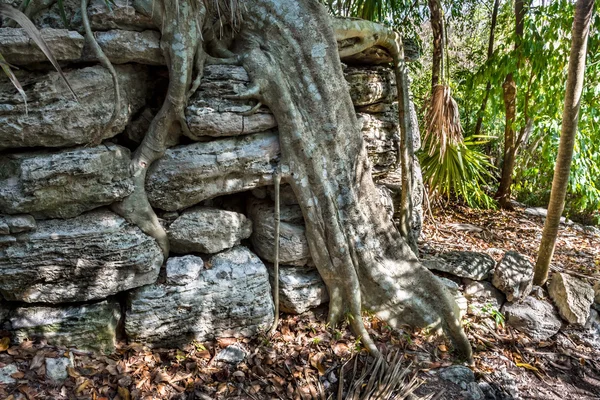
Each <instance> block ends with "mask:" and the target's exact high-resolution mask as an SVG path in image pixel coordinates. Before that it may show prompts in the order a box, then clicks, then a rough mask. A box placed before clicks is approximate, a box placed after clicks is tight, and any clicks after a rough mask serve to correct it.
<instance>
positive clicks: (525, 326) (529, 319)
mask: <svg viewBox="0 0 600 400" xmlns="http://www.w3.org/2000/svg"><path fill="white" fill-rule="evenodd" d="M502 313H503V314H504V315H505V317H506V324H507V325H510V326H512V327H513V328H515V329H516V330H518V331H520V332H523V333H526V334H527V335H529V336H530V337H531V338H532V339H534V340H546V339H548V338H549V337H551V336H553V335H555V334H556V333H557V332H558V330H559V329H560V327H561V325H562V323H561V320H560V318H559V316H558V314H557V312H556V310H555V309H554V306H553V305H552V304H551V303H549V302H547V301H544V300H538V299H536V298H534V297H531V296H528V297H526V298H525V299H523V301H522V302H520V303H506V304H505V305H504V306H503V307H502Z"/></svg>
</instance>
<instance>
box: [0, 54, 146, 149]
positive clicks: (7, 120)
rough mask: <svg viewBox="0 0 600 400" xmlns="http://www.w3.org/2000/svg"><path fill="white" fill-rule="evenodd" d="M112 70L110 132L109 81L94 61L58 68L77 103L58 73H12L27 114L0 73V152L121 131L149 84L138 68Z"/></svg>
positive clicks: (71, 142)
mask: <svg viewBox="0 0 600 400" xmlns="http://www.w3.org/2000/svg"><path fill="white" fill-rule="evenodd" d="M115 70H116V72H117V75H118V77H119V82H120V88H121V89H120V90H121V109H120V112H119V114H118V117H117V119H116V121H115V123H114V124H113V126H112V128H111V129H110V130H106V129H105V127H106V125H107V123H108V121H109V120H110V118H111V115H112V112H113V102H114V94H113V83H112V78H111V76H110V74H109V72H108V71H107V70H106V68H104V67H102V66H100V65H96V66H91V67H86V68H81V69H72V70H65V71H64V73H65V76H66V78H67V80H68V81H69V83H70V84H71V87H72V88H73V90H74V91H75V93H76V94H77V97H78V99H79V101H78V102H77V101H75V99H74V98H73V96H72V95H71V93H70V92H69V90H68V88H67V86H66V85H65V83H64V82H63V81H62V80H61V79H60V78H59V75H58V72H55V71H52V72H45V73H44V72H30V71H22V70H21V71H15V75H16V76H17V78H18V79H19V81H20V82H21V85H22V86H23V88H24V90H25V94H26V95H27V110H28V112H26V107H25V103H24V102H23V99H22V98H21V96H20V95H19V94H18V93H17V92H16V90H15V88H14V87H13V86H12V83H10V81H9V80H8V78H6V77H3V76H0V126H2V135H1V136H0V150H3V149H10V148H23V147H40V146H41V147H68V146H76V145H80V144H90V143H92V142H93V141H95V140H101V139H107V138H110V137H113V136H115V135H116V134H118V133H120V132H122V131H123V130H124V129H125V126H126V125H127V123H128V122H129V119H130V118H131V115H132V114H134V113H136V112H137V110H139V109H140V108H141V107H142V106H143V105H144V103H145V101H146V94H147V92H148V90H149V88H150V86H151V85H149V84H148V72H147V69H146V68H144V67H141V66H133V65H121V66H115Z"/></svg>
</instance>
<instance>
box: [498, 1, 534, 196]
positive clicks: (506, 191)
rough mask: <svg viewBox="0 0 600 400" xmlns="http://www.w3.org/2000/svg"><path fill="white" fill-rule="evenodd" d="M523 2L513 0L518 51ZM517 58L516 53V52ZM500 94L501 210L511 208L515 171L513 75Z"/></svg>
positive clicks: (523, 14) (514, 92) (521, 30)
mask: <svg viewBox="0 0 600 400" xmlns="http://www.w3.org/2000/svg"><path fill="white" fill-rule="evenodd" d="M525 12H526V9H525V1H524V0H515V35H516V41H515V50H518V49H519V47H520V45H521V40H522V39H523V30H524V17H525ZM517 57H519V56H518V52H517ZM520 64H521V61H520V57H519V59H518V60H517V70H516V71H515V73H516V72H518V70H519V68H520V67H521V65H520ZM502 93H503V97H504V108H505V112H506V122H505V127H504V156H503V163H502V175H501V178H500V186H499V187H498V191H497V192H496V196H495V198H496V199H497V200H498V202H499V203H500V207H502V208H511V205H510V187H511V185H512V175H513V171H514V169H515V157H516V154H517V150H518V143H517V135H516V132H515V123H516V104H517V84H516V82H515V79H514V76H513V73H509V74H508V75H506V79H505V80H504V83H503V84H502Z"/></svg>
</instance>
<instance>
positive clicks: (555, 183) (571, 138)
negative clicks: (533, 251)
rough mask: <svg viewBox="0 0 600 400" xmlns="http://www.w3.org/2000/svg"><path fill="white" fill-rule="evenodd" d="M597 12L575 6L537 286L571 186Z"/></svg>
mask: <svg viewBox="0 0 600 400" xmlns="http://www.w3.org/2000/svg"><path fill="white" fill-rule="evenodd" d="M593 10H594V0H578V1H577V4H576V5H575V18H574V21H573V30H572V35H571V36H572V39H571V55H570V57H569V73H568V77H567V90H566V92H565V108H564V109H563V119H562V129H561V133H560V144H559V147H558V156H557V158H556V166H555V167H554V178H553V180H552V192H551V193H550V204H549V205H548V216H547V218H546V222H545V223H544V231H543V233H542V241H541V243H540V249H539V251H538V258H537V262H536V264H535V276H534V279H533V281H534V283H535V284H536V285H543V284H544V283H545V282H546V280H547V279H548V269H549V266H550V261H551V260H552V255H553V253H554V244H555V242H556V236H557V234H558V225H559V223H560V217H561V215H562V212H563V209H564V206H565V195H566V193H567V185H568V183H569V171H570V169H571V160H572V158H573V146H574V144H575V134H576V132H577V124H578V122H579V106H580V100H581V92H582V90H583V77H584V74H585V59H586V53H587V39H588V35H589V31H590V21H591V19H592V13H593Z"/></svg>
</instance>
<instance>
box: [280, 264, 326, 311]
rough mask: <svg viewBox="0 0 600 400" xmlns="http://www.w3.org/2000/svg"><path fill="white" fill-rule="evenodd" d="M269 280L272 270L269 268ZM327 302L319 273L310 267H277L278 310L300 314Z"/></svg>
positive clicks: (323, 284)
mask: <svg viewBox="0 0 600 400" xmlns="http://www.w3.org/2000/svg"><path fill="white" fill-rule="evenodd" d="M269 273H270V274H271V278H273V276H272V274H273V269H272V268H269ZM328 301H329V292H327V287H326V286H325V282H323V279H322V278H321V275H319V272H318V271H317V270H316V269H315V268H312V267H292V266H287V265H282V266H280V267H279V309H280V310H281V311H282V312H285V313H289V314H302V313H303V312H306V311H308V310H310V309H311V308H315V307H318V306H320V305H321V304H325V303H327V302H328Z"/></svg>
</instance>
